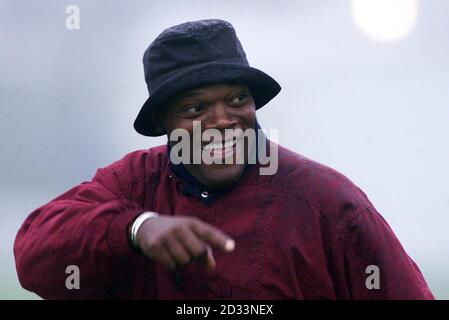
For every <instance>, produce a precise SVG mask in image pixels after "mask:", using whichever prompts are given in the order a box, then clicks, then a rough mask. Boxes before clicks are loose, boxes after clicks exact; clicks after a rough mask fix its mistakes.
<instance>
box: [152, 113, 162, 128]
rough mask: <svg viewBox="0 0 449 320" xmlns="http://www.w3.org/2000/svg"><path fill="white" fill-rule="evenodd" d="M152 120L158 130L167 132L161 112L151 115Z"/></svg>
mask: <svg viewBox="0 0 449 320" xmlns="http://www.w3.org/2000/svg"><path fill="white" fill-rule="evenodd" d="M151 121H152V123H153V126H154V127H155V128H156V130H157V131H158V132H160V133H163V132H165V125H164V118H163V117H162V115H160V114H155V115H153V117H151Z"/></svg>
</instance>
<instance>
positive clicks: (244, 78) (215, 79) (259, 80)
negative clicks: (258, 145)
mask: <svg viewBox="0 0 449 320" xmlns="http://www.w3.org/2000/svg"><path fill="white" fill-rule="evenodd" d="M214 83H244V84H246V85H248V86H249V87H250V90H251V94H252V96H253V98H254V101H255V104H256V109H260V108H261V107H263V106H264V105H265V104H267V103H268V102H269V101H270V100H271V99H273V98H274V97H275V96H276V95H277V94H278V93H279V92H280V91H281V87H280V85H279V84H278V83H277V82H276V80H274V79H273V78H272V77H270V76H269V75H267V74H266V73H264V72H262V71H260V70H258V69H256V68H252V67H247V66H241V65H235V64H228V63H219V62H210V63H205V64H202V65H199V66H198V65H197V66H193V67H192V68H187V70H184V71H182V72H180V73H177V74H175V75H173V76H172V77H170V78H168V79H166V80H165V81H164V82H162V83H161V84H160V85H159V86H158V87H157V88H156V89H155V90H154V92H153V93H152V94H151V95H150V96H149V98H148V99H147V100H146V101H145V103H144V105H143V106H142V108H141V109H140V112H139V114H138V115H137V118H136V120H135V121H134V129H136V131H137V132H138V133H140V134H142V135H144V136H150V137H157V136H161V135H164V134H165V132H164V131H161V130H158V128H157V127H156V126H155V125H154V117H155V115H157V114H158V113H159V112H160V111H161V109H163V107H164V103H166V102H167V101H168V99H170V98H171V97H173V96H174V95H176V94H179V93H180V92H182V91H185V90H189V89H193V88H197V87H200V86H204V85H208V84H214Z"/></svg>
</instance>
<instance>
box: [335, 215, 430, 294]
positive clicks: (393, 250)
mask: <svg viewBox="0 0 449 320" xmlns="http://www.w3.org/2000/svg"><path fill="white" fill-rule="evenodd" d="M345 224H346V226H345V228H344V235H342V237H341V239H342V241H341V246H340V248H339V249H337V251H339V253H338V254H337V256H339V258H338V259H340V261H338V262H337V263H336V265H338V266H340V267H339V269H340V270H337V274H338V276H337V287H338V291H339V295H340V297H341V298H343V299H356V300H361V299H378V300H395V299H401V300H403V299H414V300H430V299H434V297H433V295H432V293H431V291H430V290H429V288H428V286H427V284H426V282H425V280H424V278H423V276H422V274H421V271H420V270H419V268H418V266H417V265H416V264H415V262H414V261H413V260H412V259H411V258H410V257H409V256H408V255H407V253H406V252H405V250H404V248H403V247H402V245H401V244H400V242H399V240H398V239H397V238H396V236H395V234H394V233H393V231H392V230H391V228H390V227H389V225H388V224H387V222H386V221H385V220H384V219H383V217H382V216H381V215H380V214H379V213H378V212H377V211H376V210H375V209H374V208H373V207H372V206H370V207H368V208H366V209H364V210H362V211H360V212H358V213H357V214H355V215H353V216H352V217H351V219H350V220H349V222H347V223H345Z"/></svg>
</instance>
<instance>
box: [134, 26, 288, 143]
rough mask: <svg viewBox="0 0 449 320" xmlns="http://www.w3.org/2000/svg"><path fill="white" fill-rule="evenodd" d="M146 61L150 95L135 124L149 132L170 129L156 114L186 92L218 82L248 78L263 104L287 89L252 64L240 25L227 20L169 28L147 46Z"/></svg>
mask: <svg viewBox="0 0 449 320" xmlns="http://www.w3.org/2000/svg"><path fill="white" fill-rule="evenodd" d="M143 66H144V72H145V81H146V83H147V87H148V92H149V98H148V99H147V101H146V102H145V104H144V105H143V106H142V108H141V110H140V112H139V114H138V116H137V118H136V120H135V121H134V128H135V129H136V131H137V132H139V133H140V134H142V135H145V136H161V135H163V134H165V132H163V131H161V130H158V128H157V127H158V126H156V125H155V122H156V121H157V120H156V115H157V114H159V113H160V112H161V111H163V109H164V107H165V106H164V104H165V103H166V102H167V101H168V99H170V98H171V97H173V96H174V95H176V94H178V93H180V92H182V91H185V90H189V89H192V88H196V87H200V86H204V85H208V84H214V83H226V82H227V83H244V84H246V85H248V86H249V88H250V90H251V93H252V95H253V98H254V101H255V104H256V109H259V108H261V107H262V106H264V105H265V104H267V103H268V102H269V101H270V100H271V99H273V98H274V97H275V96H276V95H277V94H278V93H279V91H280V90H281V87H280V86H279V84H278V83H277V82H276V81H275V80H274V79H273V78H271V77H270V76H269V75H267V74H266V73H264V72H262V71H260V70H258V69H255V68H252V67H250V66H249V64H248V61H247V59H246V54H245V52H244V50H243V48H242V45H241V43H240V41H239V39H238V38H237V35H236V33H235V30H234V28H233V27H232V25H231V24H230V23H229V22H226V21H223V20H217V19H208V20H199V21H192V22H186V23H182V24H180V25H176V26H173V27H171V28H168V29H165V30H164V31H163V32H162V33H161V34H160V35H159V36H158V37H157V38H156V39H155V40H154V41H153V42H152V43H151V44H150V46H149V47H148V49H147V50H146V51H145V54H144V56H143Z"/></svg>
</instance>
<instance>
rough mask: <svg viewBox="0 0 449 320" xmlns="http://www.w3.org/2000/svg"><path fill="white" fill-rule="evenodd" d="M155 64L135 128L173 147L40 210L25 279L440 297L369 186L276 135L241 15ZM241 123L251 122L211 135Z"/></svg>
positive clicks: (27, 245) (113, 168)
mask: <svg viewBox="0 0 449 320" xmlns="http://www.w3.org/2000/svg"><path fill="white" fill-rule="evenodd" d="M143 62H144V71H145V79H146V82H147V85H148V90H149V94H150V96H149V98H148V100H147V101H146V102H145V104H144V106H143V107H142V109H141V111H140V113H139V115H138V117H137V119H136V121H135V123H134V127H135V129H136V130H137V131H138V132H139V133H141V134H143V135H146V136H159V135H163V134H167V136H168V138H169V139H168V140H169V141H168V143H167V145H166V146H159V147H155V148H151V149H149V150H143V151H136V152H133V153H130V154H128V155H126V156H125V157H124V158H123V159H121V160H119V161H117V162H115V163H113V164H111V165H110V166H108V167H106V168H103V169H99V170H98V171H97V173H96V175H95V177H94V178H93V179H92V181H90V182H84V183H82V184H80V185H78V186H76V187H74V188H73V189H71V190H69V191H67V192H66V193H64V194H62V195H60V196H59V197H57V198H56V199H54V200H52V201H50V202H49V203H47V204H46V205H44V206H42V207H40V208H39V209H37V210H35V211H34V212H33V213H31V215H30V216H29V217H28V218H27V219H26V221H25V222H24V224H23V225H22V227H21V228H20V230H19V232H18V235H17V238H16V241H15V245H14V253H15V257H16V266H17V272H18V275H19V280H20V282H21V284H22V286H23V287H24V288H26V289H28V290H31V291H34V292H36V293H37V294H39V295H40V296H42V297H44V298H67V299H74V298H115V299H129V298H135V299H143V298H148V299H197V298H200V299H216V298H221V299H433V296H432V293H431V292H430V291H429V289H428V287H427V285H426V283H425V281H424V279H423V277H422V275H421V272H420V271H419V269H418V267H417V266H416V264H415V263H414V262H413V261H412V259H411V258H410V257H409V256H408V255H407V253H406V252H405V251H404V249H403V248H402V246H401V244H400V243H399V241H398V240H397V238H396V237H395V235H394V233H393V232H392V230H391V229H390V228H389V226H388V224H387V223H386V222H385V221H384V220H383V218H382V217H381V216H380V214H379V213H378V212H377V211H376V209H375V208H374V206H373V205H372V204H371V203H370V201H369V200H368V198H367V197H366V195H365V194H364V193H363V192H362V191H361V190H360V189H359V188H357V187H356V186H355V185H354V184H353V183H352V182H351V181H349V180H348V179H347V178H346V177H344V176H343V175H341V174H339V173H338V172H336V171H334V170H332V169H330V168H328V167H326V166H324V165H321V164H319V163H317V162H314V161H312V160H310V159H307V158H305V157H303V156H300V155H298V154H296V153H294V152H292V151H290V150H287V149H285V148H283V147H282V146H280V145H277V144H276V143H274V142H272V141H269V140H264V139H263V138H264V135H263V132H261V131H259V130H257V129H259V128H260V127H259V126H258V123H257V121H256V110H257V109H259V108H261V107H262V106H264V105H265V104H267V103H268V102H269V101H270V100H271V99H272V98H274V97H275V96H276V95H277V94H278V93H279V91H280V86H279V85H278V83H277V82H276V81H275V80H274V79H272V78H271V77H270V76H268V75H267V74H265V73H263V72H262V71H260V70H257V69H255V68H252V67H250V66H249V65H248V62H247V60H246V56H245V53H244V51H243V49H242V47H241V44H240V42H239V40H238V38H237V36H236V34H235V31H234V29H233V27H232V26H231V25H230V24H229V23H228V22H225V21H222V20H202V21H195V22H187V23H184V24H181V25H177V26H174V27H171V28H168V29H166V30H165V31H164V32H162V33H161V34H160V35H159V36H158V37H157V38H156V39H155V40H154V41H153V42H152V44H151V45H150V46H149V48H148V49H147V50H146V52H145V54H144V59H143ZM198 124H199V126H198ZM179 130H181V131H179ZM214 130H215V131H214ZM227 130H232V131H233V132H238V134H237V136H234V137H233V138H231V139H228V138H227V137H226V136H224V137H221V138H220V137H218V138H217V137H214V138H213V139H212V138H211V137H209V138H206V139H203V138H204V135H203V134H205V133H206V132H209V133H210V132H215V133H217V132H218V133H225V132H226V131H227ZM251 130H253V131H254V132H255V135H253V136H252V138H251V135H248V136H247V137H245V138H242V135H241V134H242V133H243V132H245V133H246V132H251ZM175 132H178V133H179V132H181V133H180V134H179V135H175V136H176V137H178V138H180V137H184V138H185V137H186V136H187V139H181V141H179V140H180V139H172V137H173V136H174V133H175ZM198 132H199V133H200V134H201V136H202V137H201V140H200V144H199V145H198V144H197V145H196V146H195V141H194V140H195V133H198ZM184 133H186V135H184ZM260 138H262V139H260ZM182 140H183V141H182ZM243 140H245V141H246V144H245V143H244V144H243V147H240V144H239V145H238V143H237V142H239V143H240V142H241V141H243ZM264 141H265V142H264ZM178 143H183V145H182V146H184V147H185V148H184V149H181V151H180V152H178V151H179V149H176V152H174V150H175V148H177V146H178ZM261 150H262V151H266V152H268V153H270V154H276V155H277V158H276V159H275V161H276V162H277V165H276V170H275V172H272V173H271V174H261V172H262V171H261V170H262V169H263V167H264V166H263V165H261V160H260V159H261V158H260V157H261V156H262V155H263V154H264V152H260V151H261ZM276 152H277V153H276ZM254 154H255V155H256V161H255V162H252V161H250V160H251V159H254V157H252V155H254ZM177 155H178V156H180V157H181V158H183V159H184V161H182V162H181V163H179V162H178V161H177V160H176V159H175V158H176V156H177ZM197 155H201V156H210V157H212V158H214V160H217V161H213V162H212V163H205V162H204V161H200V162H199V163H198V162H196V163H195V161H193V160H194V158H195V156H197ZM238 156H243V159H244V161H242V162H238V161H237V157H238ZM229 159H230V160H233V161H230V162H226V161H224V162H223V161H221V160H229ZM175 160H176V161H175ZM178 160H179V159H178ZM201 160H204V159H203V157H202V159H201ZM220 161H221V162H222V163H220ZM68 267H70V268H75V270H78V271H79V274H78V275H79V279H78V280H79V281H78V282H77V283H75V284H76V285H73V283H72V286H70V284H71V283H70V281H72V280H73V281H75V280H74V279H73V278H72V279H71V280H70V281H68V278H69V276H70V277H71V276H72V275H71V274H70V272H69V273H66V272H67V270H72V269H67V268H68ZM68 282H69V283H68ZM75 282H76V281H75Z"/></svg>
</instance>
